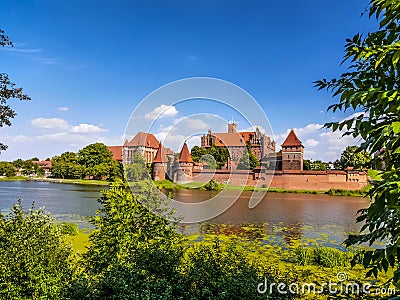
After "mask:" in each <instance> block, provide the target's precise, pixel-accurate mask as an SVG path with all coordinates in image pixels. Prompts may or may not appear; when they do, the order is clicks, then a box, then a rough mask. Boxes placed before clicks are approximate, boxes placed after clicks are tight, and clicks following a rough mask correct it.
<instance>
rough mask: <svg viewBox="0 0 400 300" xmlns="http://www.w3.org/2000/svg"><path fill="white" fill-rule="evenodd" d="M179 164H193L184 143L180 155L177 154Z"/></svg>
mask: <svg viewBox="0 0 400 300" xmlns="http://www.w3.org/2000/svg"><path fill="white" fill-rule="evenodd" d="M179 162H186V163H187V162H193V159H192V156H191V155H190V152H189V148H188V146H187V144H186V142H185V143H184V144H183V147H182V150H181V153H180V154H179Z"/></svg>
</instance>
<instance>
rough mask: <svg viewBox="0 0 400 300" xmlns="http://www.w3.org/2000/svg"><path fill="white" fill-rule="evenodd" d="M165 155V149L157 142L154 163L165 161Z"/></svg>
mask: <svg viewBox="0 0 400 300" xmlns="http://www.w3.org/2000/svg"><path fill="white" fill-rule="evenodd" d="M167 161H168V159H167V155H166V154H165V149H164V147H163V145H161V142H160V143H159V144H158V150H157V153H156V157H154V160H153V162H155V163H163V162H167Z"/></svg>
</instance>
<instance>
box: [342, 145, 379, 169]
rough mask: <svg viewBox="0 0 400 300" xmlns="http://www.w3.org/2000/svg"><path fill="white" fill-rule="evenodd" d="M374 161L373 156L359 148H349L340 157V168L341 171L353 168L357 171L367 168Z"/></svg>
mask: <svg viewBox="0 0 400 300" xmlns="http://www.w3.org/2000/svg"><path fill="white" fill-rule="evenodd" d="M371 160H372V157H371V155H370V154H369V153H368V152H367V151H365V150H362V149H361V148H360V147H358V146H348V147H346V149H345V150H344V151H343V152H342V155H340V160H339V161H338V166H339V167H340V168H341V169H346V168H347V167H352V168H355V169H362V168H367V167H369V165H370V162H371Z"/></svg>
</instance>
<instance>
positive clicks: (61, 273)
mask: <svg viewBox="0 0 400 300" xmlns="http://www.w3.org/2000/svg"><path fill="white" fill-rule="evenodd" d="M53 222H54V220H53V219H52V218H51V217H49V216H48V215H46V214H44V213H43V211H41V210H34V209H33V208H32V209H30V210H29V211H28V212H27V213H25V212H24V211H23V208H22V206H21V203H20V202H19V203H18V204H16V205H14V207H13V208H12V210H11V211H10V213H9V214H7V215H2V214H1V215H0V298H1V299H61V298H63V297H64V295H65V293H66V290H67V288H68V285H69V282H70V280H71V278H72V272H73V270H72V264H71V259H72V247H71V245H70V243H68V242H67V241H66V239H65V236H64V235H63V234H62V232H61V227H60V226H59V225H57V224H55V223H53Z"/></svg>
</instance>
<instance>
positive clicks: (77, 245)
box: [67, 230, 90, 253]
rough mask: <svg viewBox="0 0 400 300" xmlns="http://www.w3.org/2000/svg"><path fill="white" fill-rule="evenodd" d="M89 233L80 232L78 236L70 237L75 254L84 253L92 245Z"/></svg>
mask: <svg viewBox="0 0 400 300" xmlns="http://www.w3.org/2000/svg"><path fill="white" fill-rule="evenodd" d="M89 234H90V232H89V231H87V230H86V231H85V230H83V231H82V230H80V231H79V232H78V234H77V235H74V236H68V238H67V239H68V240H69V241H70V242H71V243H72V248H73V250H74V252H75V253H77V252H80V253H84V252H86V251H87V248H86V247H88V246H89V244H90V242H89Z"/></svg>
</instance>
